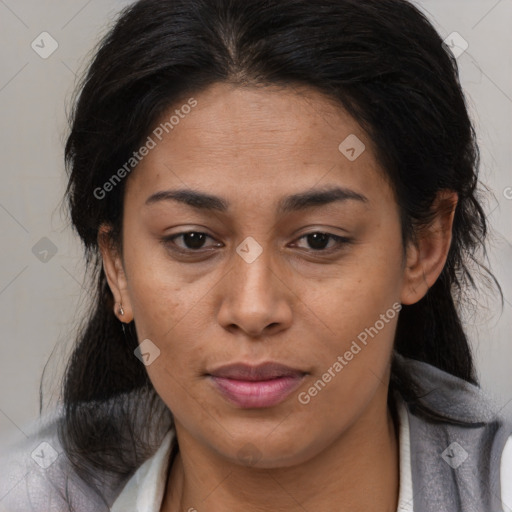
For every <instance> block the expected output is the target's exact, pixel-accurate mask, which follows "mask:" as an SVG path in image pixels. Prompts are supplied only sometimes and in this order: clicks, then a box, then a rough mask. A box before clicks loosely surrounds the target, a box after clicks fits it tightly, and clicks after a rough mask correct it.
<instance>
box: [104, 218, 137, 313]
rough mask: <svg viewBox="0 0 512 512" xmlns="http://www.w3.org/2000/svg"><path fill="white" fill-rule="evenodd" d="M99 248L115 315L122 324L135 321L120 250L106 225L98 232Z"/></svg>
mask: <svg viewBox="0 0 512 512" xmlns="http://www.w3.org/2000/svg"><path fill="white" fill-rule="evenodd" d="M98 246H99V248H100V251H101V256H102V260H103V270H104V272H105V276H106V278H107V282H108V285H109V288H110V291H111V292H112V295H113V297H114V314H115V315H116V316H117V318H118V319H119V320H120V321H121V322H125V323H129V322H131V321H132V320H133V313H132V308H131V303H130V298H129V294H128V287H127V281H126V275H125V272H124V268H123V262H122V259H121V255H120V253H119V250H118V248H117V247H116V246H115V244H114V243H113V240H112V237H111V228H110V226H107V225H105V224H102V225H101V226H100V229H99V230H98Z"/></svg>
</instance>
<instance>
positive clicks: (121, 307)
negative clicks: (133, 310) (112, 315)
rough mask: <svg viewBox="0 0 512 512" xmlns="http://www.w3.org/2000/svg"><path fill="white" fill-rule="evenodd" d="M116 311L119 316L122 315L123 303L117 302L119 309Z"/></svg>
mask: <svg viewBox="0 0 512 512" xmlns="http://www.w3.org/2000/svg"><path fill="white" fill-rule="evenodd" d="M118 312H119V314H120V315H121V316H123V315H124V309H123V305H122V304H119V309H118Z"/></svg>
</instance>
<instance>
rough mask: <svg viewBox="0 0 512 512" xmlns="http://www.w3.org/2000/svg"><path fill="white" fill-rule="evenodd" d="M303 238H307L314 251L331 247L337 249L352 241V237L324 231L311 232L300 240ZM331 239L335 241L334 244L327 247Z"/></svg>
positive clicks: (326, 249) (327, 249)
mask: <svg viewBox="0 0 512 512" xmlns="http://www.w3.org/2000/svg"><path fill="white" fill-rule="evenodd" d="M302 239H306V241H307V244H308V245H309V248H310V249H311V250H312V251H329V250H331V249H334V250H336V249H337V248H341V247H342V246H343V245H347V244H349V243H350V242H351V239H350V238H346V237H341V236H336V235H332V234H331V233H322V232H315V233H309V234H307V235H304V236H302V237H300V238H299V240H302ZM331 240H332V241H333V242H334V245H333V246H331V247H327V246H328V244H329V241H331Z"/></svg>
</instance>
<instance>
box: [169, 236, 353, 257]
mask: <svg viewBox="0 0 512 512" xmlns="http://www.w3.org/2000/svg"><path fill="white" fill-rule="evenodd" d="M192 233H194V234H197V235H206V237H208V238H211V239H212V240H215V239H214V238H213V237H211V236H210V235H208V234H207V233H204V232H201V231H183V232H182V233H176V234H174V235H171V236H168V237H164V238H162V243H163V244H164V246H165V247H166V248H168V249H170V250H172V251H174V252H178V253H181V254H185V255H194V254H197V255H199V254H201V252H203V253H204V252H205V249H204V248H201V249H184V248H182V247H179V246H177V245H176V244H175V242H174V240H175V239H176V238H180V237H183V236H184V235H189V234H192ZM316 234H320V235H325V236H326V237H328V238H329V239H333V240H334V241H335V242H336V243H337V246H335V247H331V248H328V249H310V250H308V249H302V250H305V251H307V252H309V253H313V254H322V253H323V254H324V255H329V254H332V253H333V252H338V251H341V250H342V249H343V248H344V247H346V246H347V245H350V244H351V243H352V242H353V239H352V238H347V237H343V236H339V235H333V234H332V233H326V232H324V231H313V232H311V233H306V234H305V235H302V236H301V237H299V238H298V239H297V240H302V239H303V238H307V237H308V236H311V235H316ZM209 249H211V248H207V249H206V250H209Z"/></svg>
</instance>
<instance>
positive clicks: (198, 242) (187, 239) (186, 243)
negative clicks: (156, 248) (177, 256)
mask: <svg viewBox="0 0 512 512" xmlns="http://www.w3.org/2000/svg"><path fill="white" fill-rule="evenodd" d="M180 238H181V240H182V242H183V245H180V244H177V243H176V242H175V240H177V239H180ZM207 238H211V239H212V240H213V238H212V237H211V236H209V235H207V234H206V233H201V232H199V231H187V232H184V233H178V234H176V235H172V236H170V237H166V238H164V239H163V241H164V243H165V244H166V245H168V244H172V245H174V246H176V247H177V248H178V250H182V251H190V252H194V251H199V250H201V249H204V248H205V246H204V244H205V241H206V239H207ZM216 246H218V244H217V245H216ZM207 247H212V246H207Z"/></svg>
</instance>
